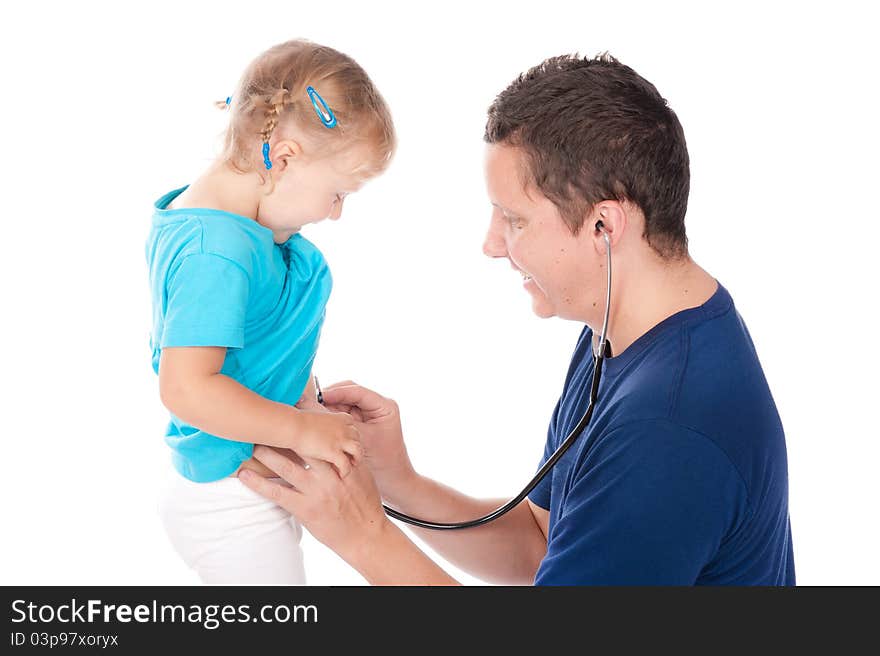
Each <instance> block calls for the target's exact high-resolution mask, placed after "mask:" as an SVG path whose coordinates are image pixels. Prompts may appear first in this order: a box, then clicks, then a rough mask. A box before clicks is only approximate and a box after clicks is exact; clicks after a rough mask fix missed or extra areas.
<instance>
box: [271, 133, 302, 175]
mask: <svg viewBox="0 0 880 656" xmlns="http://www.w3.org/2000/svg"><path fill="white" fill-rule="evenodd" d="M302 152H303V149H302V146H301V145H300V143H299V142H298V141H295V140H293V139H282V140H281V141H279V142H277V143H276V144H275V145H274V146H273V147H272V149H271V150H270V151H269V157H270V158H271V159H272V167H273V168H275V167H277V168H278V170H279V171H283V170H285V169H286V168H287V167H288V166H290V165H291V164H293V163H294V162H295V161H296V160H297V159H298V158H300V157H302Z"/></svg>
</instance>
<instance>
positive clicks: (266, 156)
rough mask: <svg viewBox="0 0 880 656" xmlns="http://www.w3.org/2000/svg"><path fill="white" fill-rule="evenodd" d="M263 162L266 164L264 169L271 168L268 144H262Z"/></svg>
mask: <svg viewBox="0 0 880 656" xmlns="http://www.w3.org/2000/svg"><path fill="white" fill-rule="evenodd" d="M263 162H264V163H265V164H266V170H267V171H268V170H269V169H271V168H272V160H270V159H269V144H268V143H264V144H263Z"/></svg>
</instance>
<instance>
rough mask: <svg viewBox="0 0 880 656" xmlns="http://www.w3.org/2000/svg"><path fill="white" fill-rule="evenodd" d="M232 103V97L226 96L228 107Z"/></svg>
mask: <svg viewBox="0 0 880 656" xmlns="http://www.w3.org/2000/svg"><path fill="white" fill-rule="evenodd" d="M231 102H232V96H226V105H227V106H228V105H229V103H231Z"/></svg>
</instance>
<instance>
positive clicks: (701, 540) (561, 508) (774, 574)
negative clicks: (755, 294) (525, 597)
mask: <svg viewBox="0 0 880 656" xmlns="http://www.w3.org/2000/svg"><path fill="white" fill-rule="evenodd" d="M592 338H593V333H592V331H591V330H590V329H589V328H585V329H584V331H583V332H582V333H581V336H580V338H579V340H578V344H577V347H576V348H575V352H574V355H573V357H572V360H571V365H570V367H569V371H568V376H567V377H566V380H565V387H564V388H563V391H562V396H561V398H560V400H559V403H558V404H557V406H556V409H555V410H554V413H553V417H552V420H551V422H550V428H549V431H548V438H547V445H546V448H545V451H544V458H543V461H542V464H543V462H545V461H546V460H547V459H548V458H549V457H550V455H551V454H552V453H553V452H554V451H555V450H556V447H557V446H558V445H559V444H560V443H561V442H562V441H563V440H564V439H565V437H566V436H567V435H568V433H569V432H570V431H571V429H572V428H574V426H575V425H576V424H577V422H578V420H579V419H580V418H581V416H582V415H583V413H584V410H586V407H587V403H588V400H589V390H590V383H591V381H592V376H593V357H592V341H593V339H592ZM613 346H614V345H613V344H612V347H613ZM529 498H530V499H531V500H532V502H533V503H535V504H537V505H539V506H541V507H542V508H545V509H547V510H549V511H550V530H549V535H548V545H547V555H546V556H545V558H544V560H543V562H542V563H541V566H540V568H539V569H538V573H537V575H536V577H535V583H536V584H538V585H692V584H697V585H794V584H795V572H794V557H793V552H792V540H791V524H790V521H789V516H788V466H787V458H786V450H785V435H784V433H783V429H782V423H781V421H780V419H779V414H778V413H777V411H776V404H775V403H774V402H773V397H772V395H771V394H770V389H769V387H768V386H767V381H766V379H765V377H764V373H763V371H762V369H761V364H760V362H759V361H758V356H757V354H756V353H755V347H754V345H753V343H752V340H751V337H750V336H749V333H748V330H747V329H746V326H745V324H744V323H743V321H742V318H741V317H740V316H739V313H738V312H737V311H736V308H735V307H734V305H733V301H732V299H731V297H730V295H729V294H728V293H727V290H725V289H724V287H722V286H721V285H719V286H718V290H717V291H716V292H715V294H714V295H713V296H712V297H711V298H710V299H709V300H708V301H706V303H705V304H703V305H702V306H700V307H697V308H692V309H689V310H684V311H682V312H679V313H677V314H674V315H673V316H671V317H669V318H667V319H665V320H664V321H662V322H661V323H659V324H657V325H656V326H654V327H653V328H652V329H651V330H649V331H648V332H647V333H645V334H644V335H642V336H641V337H640V338H639V339H637V340H636V341H635V342H633V344H632V345H630V347H629V348H627V349H626V350H625V351H624V352H623V353H621V354H620V355H619V356H616V357H612V358H609V359H606V360H605V364H604V367H603V371H602V380H601V384H600V386H599V396H598V401H597V404H596V410H595V411H594V414H593V417H592V420H591V421H590V424H589V425H588V427H587V428H586V430H585V431H584V432H583V433H582V434H581V436H580V437H579V438H578V439H577V441H576V442H575V443H574V445H573V446H572V447H571V448H570V449H569V450H568V452H566V454H565V455H564V456H563V457H562V459H560V461H559V462H558V463H557V464H556V466H555V467H554V468H553V470H552V471H551V472H550V473H549V474H548V475H547V477H546V478H544V480H543V481H542V482H541V484H540V485H539V486H538V487H536V488H535V489H534V490H533V491H532V493H531V494H530V495H529Z"/></svg>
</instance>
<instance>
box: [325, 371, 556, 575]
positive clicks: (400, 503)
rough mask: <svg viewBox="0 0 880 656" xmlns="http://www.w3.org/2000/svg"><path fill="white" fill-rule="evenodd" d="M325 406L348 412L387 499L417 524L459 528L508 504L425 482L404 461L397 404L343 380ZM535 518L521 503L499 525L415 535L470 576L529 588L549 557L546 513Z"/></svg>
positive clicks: (418, 531)
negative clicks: (459, 523)
mask: <svg viewBox="0 0 880 656" xmlns="http://www.w3.org/2000/svg"><path fill="white" fill-rule="evenodd" d="M324 400H325V402H326V403H327V407H328V408H330V409H331V410H337V411H342V412H350V413H351V415H352V416H353V417H355V419H356V420H357V424H356V425H357V428H358V432H359V433H360V437H361V442H362V443H363V445H364V448H365V450H366V463H367V465H368V466H369V467H370V470H371V471H372V473H373V476H374V478H375V481H376V484H377V485H378V487H379V491H380V492H381V494H382V497H383V498H384V499H385V501H386V503H387V504H388V505H389V506H391V507H393V508H395V509H396V510H398V511H400V512H402V513H404V514H407V515H411V516H413V517H417V518H420V519H426V520H430V521H436V522H456V521H467V520H469V519H475V518H477V517H482V516H483V515H486V514H488V513H490V512H492V511H493V510H495V509H496V508H498V507H499V506H501V505H502V504H503V503H504V502H505V501H507V500H506V499H504V500H485V499H483V500H480V499H474V498H473V497H469V496H467V495H464V494H462V493H460V492H457V491H455V490H453V489H452V488H450V487H447V486H446V485H442V484H441V483H438V482H436V481H433V480H431V479H429V478H426V477H424V476H420V475H419V474H418V473H417V472H416V471H415V469H414V468H413V466H412V463H411V462H410V459H409V456H408V455H407V452H406V447H405V445H404V442H403V433H402V429H401V424H400V410H399V408H398V407H397V403H395V402H394V401H393V400H392V399H389V398H386V397H384V396H382V395H380V394H377V393H376V392H373V391H372V390H369V389H367V388H365V387H361V386H360V385H357V384H355V383H353V382H351V381H346V382H343V383H337V384H335V385H330V386H329V387H327V388H326V389H325V390H324ZM537 515H538V516H540V520H536V514H535V513H534V512H532V510H531V505H530V504H529V502H528V501H524V502H523V503H521V504H519V506H517V507H516V508H514V509H513V510H511V511H510V512H509V513H507V514H506V515H504V516H502V517H501V518H499V519H497V520H495V521H493V522H490V523H489V524H486V525H484V526H480V527H477V528H469V529H454V530H442V531H434V530H430V529H416V528H414V527H410V528H412V529H413V531H414V532H415V533H416V535H418V537H419V538H421V539H422V540H424V541H425V542H426V543H427V544H428V545H430V546H431V547H432V548H433V549H435V550H436V551H437V552H438V553H439V554H441V555H442V556H443V557H444V558H446V559H448V560H449V561H450V562H451V563H454V564H455V565H456V566H457V567H459V568H460V569H462V570H464V571H466V572H468V573H470V574H473V575H475V576H478V577H480V578H482V579H486V580H489V581H492V582H496V583H506V584H530V583H532V582H533V580H534V576H535V573H536V572H537V569H538V565H539V564H540V562H541V559H542V558H543V557H544V554H545V552H546V550H547V537H546V526H547V518H546V511H542V512H538V513H537Z"/></svg>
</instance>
